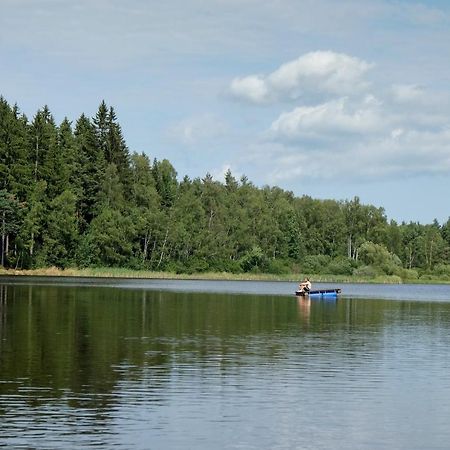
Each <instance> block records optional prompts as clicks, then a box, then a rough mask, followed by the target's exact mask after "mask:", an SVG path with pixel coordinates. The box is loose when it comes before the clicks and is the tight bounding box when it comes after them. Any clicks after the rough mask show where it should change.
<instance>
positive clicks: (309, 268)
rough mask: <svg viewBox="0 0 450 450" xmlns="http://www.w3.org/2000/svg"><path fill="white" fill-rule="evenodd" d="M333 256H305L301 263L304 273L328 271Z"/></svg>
mask: <svg viewBox="0 0 450 450" xmlns="http://www.w3.org/2000/svg"><path fill="white" fill-rule="evenodd" d="M330 261H331V257H329V256H326V255H309V256H305V258H303V260H302V261H301V263H300V267H301V271H302V273H314V274H321V273H326V268H327V267H328V265H329V264H330Z"/></svg>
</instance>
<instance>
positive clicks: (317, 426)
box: [0, 277, 450, 450]
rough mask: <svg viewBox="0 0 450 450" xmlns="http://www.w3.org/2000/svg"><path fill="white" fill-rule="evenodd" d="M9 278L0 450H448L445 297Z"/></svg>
mask: <svg viewBox="0 0 450 450" xmlns="http://www.w3.org/2000/svg"><path fill="white" fill-rule="evenodd" d="M313 287H314V288H316V287H317V288H324V287H341V288H342V295H341V297H340V298H339V299H338V300H337V301H330V300H327V301H323V300H305V299H297V298H296V297H295V296H294V295H293V292H294V290H295V288H296V286H295V284H293V283H285V282H278V283H277V282H273V283H272V282H224V281H220V282H216V281H167V280H166V281H162V280H123V279H121V280H117V279H113V280H111V279H76V278H67V279H61V278H53V279H51V278H36V277H34V278H26V277H17V278H7V277H3V278H2V277H0V447H1V446H3V447H6V448H11V449H35V448H36V449H86V448H95V449H155V450H160V449H193V450H197V449H200V450H202V449H205V450H206V449H208V450H210V449H318V450H320V449H370V450H373V449H405V450H406V449H408V450H412V449H421V450H423V449H427V450H431V449H448V448H449V447H450V444H449V443H450V286H445V285H434V286H422V285H399V286H397V285H396V286H392V285H350V284H348V285H340V286H339V285H325V284H320V285H316V284H315V285H314V286H313Z"/></svg>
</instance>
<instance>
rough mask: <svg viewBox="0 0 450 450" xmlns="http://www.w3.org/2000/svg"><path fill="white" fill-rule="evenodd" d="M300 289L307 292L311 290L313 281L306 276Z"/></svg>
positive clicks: (299, 286)
mask: <svg viewBox="0 0 450 450" xmlns="http://www.w3.org/2000/svg"><path fill="white" fill-rule="evenodd" d="M298 290H299V291H300V292H304V293H305V294H307V293H308V292H309V291H310V290H311V281H309V278H308V277H306V278H305V279H304V280H303V281H302V282H301V283H300V284H299V285H298Z"/></svg>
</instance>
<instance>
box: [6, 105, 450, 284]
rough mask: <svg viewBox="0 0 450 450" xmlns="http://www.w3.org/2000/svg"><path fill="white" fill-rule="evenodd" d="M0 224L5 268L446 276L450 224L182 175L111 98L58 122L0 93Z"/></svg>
mask: <svg viewBox="0 0 450 450" xmlns="http://www.w3.org/2000/svg"><path fill="white" fill-rule="evenodd" d="M0 232H1V242H0V266H1V267H4V268H5V269H9V270H8V273H11V270H15V269H21V270H27V269H39V268H45V267H57V268H59V269H66V271H65V272H66V273H67V268H71V267H74V268H77V269H79V271H78V272H77V273H83V272H82V270H81V269H83V270H91V271H94V272H95V270H97V271H98V270H100V269H95V268H96V267H108V268H110V269H108V270H112V269H114V270H119V271H120V270H122V271H125V272H126V271H134V272H139V273H141V274H142V273H145V272H142V271H147V273H149V274H155V273H163V274H168V275H164V276H172V277H175V276H183V275H184V276H198V274H203V275H202V277H207V276H208V275H206V274H210V273H213V274H222V273H225V274H234V276H236V277H240V276H242V277H243V278H246V279H248V277H249V274H251V276H264V277H266V278H265V279H267V277H268V276H274V277H276V278H277V279H284V278H286V277H291V278H292V277H295V276H297V275H301V274H315V277H316V280H317V281H319V277H320V278H321V279H322V281H327V280H331V279H332V280H344V279H348V280H349V281H355V280H390V282H401V281H412V282H416V281H419V280H420V281H422V282H423V281H425V282H426V281H430V282H432V281H438V280H439V281H450V220H448V221H447V222H446V223H443V224H439V223H438V222H437V221H434V222H433V223H431V224H419V223H412V222H411V223H400V224H399V223H396V222H395V221H392V220H391V221H388V219H387V217H386V215H385V212H384V210H383V208H380V207H375V206H373V205H364V204H362V203H361V202H360V200H359V199H358V197H355V198H353V199H351V200H341V201H337V200H317V199H313V198H311V197H308V196H300V197H299V196H295V195H294V194H293V193H292V192H289V191H285V190H282V189H280V188H278V187H270V186H264V187H257V186H255V185H254V184H253V183H252V182H251V181H250V180H248V179H247V178H246V177H245V176H243V177H241V178H240V179H236V178H235V177H234V176H233V174H232V173H231V172H230V171H228V172H227V173H226V175H225V180H224V182H219V181H216V180H214V179H213V178H212V176H211V175H210V174H205V175H204V177H203V178H195V179H190V178H188V177H187V176H185V177H184V178H182V179H179V178H178V174H177V172H176V170H175V168H174V167H173V166H172V164H171V163H170V162H169V161H168V160H166V159H163V160H157V159H153V160H151V159H150V158H149V157H148V156H147V155H144V154H137V153H132V152H130V151H129V149H128V147H127V145H126V142H125V139H124V137H123V134H122V130H121V127H120V124H119V122H118V120H117V117H116V114H115V111H114V109H113V108H112V107H108V106H107V105H106V104H105V102H102V103H101V104H100V106H99V108H98V111H97V113H96V115H95V117H94V118H92V119H91V118H88V117H87V116H85V115H84V114H83V115H81V117H79V118H78V120H76V122H75V123H72V122H70V121H69V120H68V119H64V120H63V122H62V123H61V124H59V125H58V124H56V123H55V120H54V118H53V116H52V115H51V113H50V110H49V108H48V107H44V108H42V109H41V110H39V111H38V112H37V113H36V115H35V116H34V117H33V118H32V119H31V120H29V119H28V118H27V117H25V116H24V115H23V114H21V113H20V111H19V108H18V107H17V106H11V105H9V104H8V103H7V102H6V101H5V100H4V99H3V98H0ZM80 270H81V272H80ZM22 273H23V272H22ZM34 273H36V272H34ZM261 274H263V275H261ZM269 274H270V275H269ZM214 276H215V277H217V276H218V275H214ZM153 277H155V276H153Z"/></svg>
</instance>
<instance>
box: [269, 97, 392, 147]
mask: <svg viewBox="0 0 450 450" xmlns="http://www.w3.org/2000/svg"><path fill="white" fill-rule="evenodd" d="M386 125H387V123H386V119H383V118H382V117H381V115H380V113H379V111H378V107H377V104H375V105H370V103H369V104H367V103H362V104H360V105H357V106H352V105H350V104H349V101H348V99H345V98H341V99H338V100H333V101H330V102H327V103H323V104H321V105H317V106H301V107H298V108H295V109H294V110H293V111H290V112H288V113H283V114H281V115H280V117H278V119H276V120H275V121H274V122H273V123H272V125H271V127H270V135H271V136H272V138H274V139H275V140H277V139H280V140H284V139H287V140H301V139H304V138H305V137H306V136H309V137H311V136H317V137H322V138H324V137H329V136H330V135H331V136H332V137H333V136H335V135H336V134H367V133H374V132H377V131H380V130H383V129H384V128H385V127H386Z"/></svg>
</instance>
